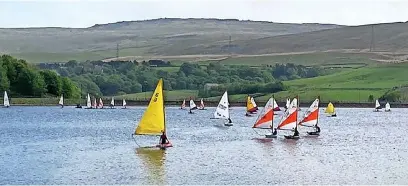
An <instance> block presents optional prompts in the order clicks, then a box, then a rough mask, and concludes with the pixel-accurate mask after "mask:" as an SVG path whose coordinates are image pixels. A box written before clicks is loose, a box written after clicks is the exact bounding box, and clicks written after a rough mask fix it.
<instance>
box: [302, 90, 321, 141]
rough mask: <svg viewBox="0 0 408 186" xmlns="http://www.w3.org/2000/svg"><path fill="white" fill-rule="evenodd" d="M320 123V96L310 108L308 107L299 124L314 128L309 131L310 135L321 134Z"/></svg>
mask: <svg viewBox="0 0 408 186" xmlns="http://www.w3.org/2000/svg"><path fill="white" fill-rule="evenodd" d="M318 123H319V98H317V99H316V100H315V101H314V102H313V103H312V105H310V107H309V109H307V111H306V113H305V115H304V116H303V119H302V120H301V121H300V122H299V125H301V126H304V127H311V128H314V129H315V131H312V132H307V133H308V134H309V135H319V134H320V127H319V126H317V124H318Z"/></svg>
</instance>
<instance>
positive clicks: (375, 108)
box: [374, 99, 381, 112]
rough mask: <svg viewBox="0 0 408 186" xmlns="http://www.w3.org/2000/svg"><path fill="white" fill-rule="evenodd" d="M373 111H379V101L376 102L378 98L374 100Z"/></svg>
mask: <svg viewBox="0 0 408 186" xmlns="http://www.w3.org/2000/svg"><path fill="white" fill-rule="evenodd" d="M374 112H381V105H380V102H378V99H376V100H375V107H374Z"/></svg>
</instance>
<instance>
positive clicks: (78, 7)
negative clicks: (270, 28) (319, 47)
mask: <svg viewBox="0 0 408 186" xmlns="http://www.w3.org/2000/svg"><path fill="white" fill-rule="evenodd" d="M164 17H168V18H221V19H225V18H226V19H240V20H256V21H272V22H281V23H331V24H340V25H363V24H373V23H386V22H405V21H408V0H127V1H124V0H110V1H108V0H105V1H102V0H48V1H40V0H37V1H33V0H25V1H21V0H9V1H4V0H0V27H2V28H17V27H75V28H84V27H90V26H92V25H95V24H104V23H112V22H118V21H134V20H146V19H156V18H164Z"/></svg>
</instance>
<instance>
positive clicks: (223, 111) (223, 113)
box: [214, 91, 229, 119]
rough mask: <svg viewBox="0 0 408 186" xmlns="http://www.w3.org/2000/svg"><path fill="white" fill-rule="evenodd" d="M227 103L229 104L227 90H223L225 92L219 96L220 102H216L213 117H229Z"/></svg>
mask: <svg viewBox="0 0 408 186" xmlns="http://www.w3.org/2000/svg"><path fill="white" fill-rule="evenodd" d="M228 105H229V103H228V93H227V91H225V93H224V94H223V95H222V97H221V100H220V102H219V103H218V106H217V108H216V109H215V112H214V118H223V119H228V118H229V110H228Z"/></svg>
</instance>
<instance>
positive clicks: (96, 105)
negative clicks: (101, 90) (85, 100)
mask: <svg viewBox="0 0 408 186" xmlns="http://www.w3.org/2000/svg"><path fill="white" fill-rule="evenodd" d="M92 107H93V108H94V109H97V108H98V104H97V103H96V97H94V102H93V106H92Z"/></svg>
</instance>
